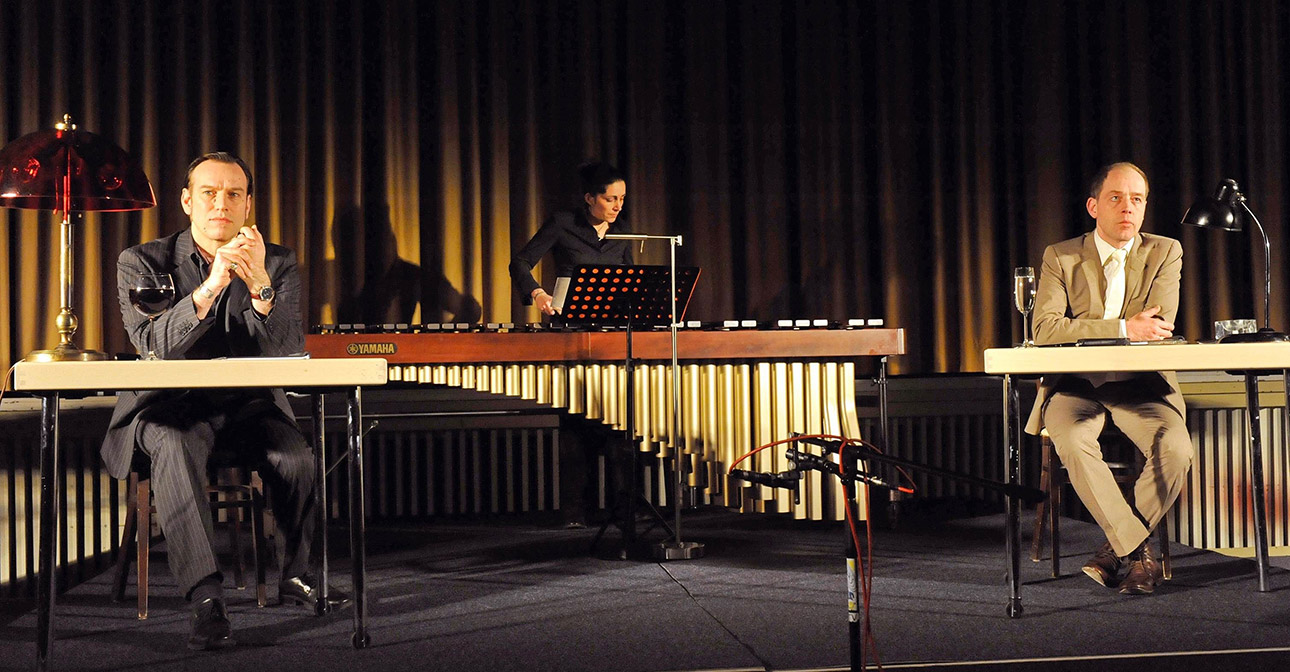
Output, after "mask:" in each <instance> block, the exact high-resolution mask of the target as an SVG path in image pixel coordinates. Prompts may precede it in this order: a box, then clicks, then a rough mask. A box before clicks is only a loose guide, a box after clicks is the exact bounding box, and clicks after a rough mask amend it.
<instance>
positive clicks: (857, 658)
mask: <svg viewBox="0 0 1290 672" xmlns="http://www.w3.org/2000/svg"><path fill="white" fill-rule="evenodd" d="M794 436H796V437H800V440H801V441H803V442H805V443H809V444H812V445H815V446H819V447H820V448H822V449H823V451H824V452H825V453H829V454H836V455H837V456H838V461H837V462H834V461H832V460H830V459H829V458H828V457H827V456H825V455H816V454H814V453H809V452H806V451H802V450H797V449H795V448H789V449H787V450H785V451H784V455H785V457H787V458H788V461H789V462H790V463H791V464H792V465H793V466H792V468H791V469H789V470H787V471H781V472H779V473H776V474H769V473H760V472H748V471H742V470H739V469H732V470H730V476H731V477H732V478H738V479H741V480H745V481H748V482H749V483H757V484H759V485H764V486H767V487H772V488H788V489H792V490H793V496H794V499H795V500H797V501H801V489H800V488H799V487H798V486H799V484H800V483H801V481H802V477H803V475H804V474H803V472H805V471H819V472H822V473H825V474H832V475H834V476H837V477H838V480H839V481H840V482H841V483H842V488H843V493H844V494H843V506H844V507H845V508H846V518H847V520H848V529H847V543H846V551H845V559H846V565H847V629H848V636H849V640H848V644H849V649H850V662H851V671H852V672H862V671H863V670H864V669H865V666H864V660H865V651H864V646H865V638H864V637H863V635H862V633H864V632H867V631H868V630H869V623H868V622H867V620H866V621H865V622H862V619H863V618H867V616H868V615H867V613H866V614H864V615H862V614H861V611H860V605H859V603H858V602H859V600H858V599H857V598H858V596H859V595H860V594H861V584H860V582H861V581H863V580H864V577H863V576H862V574H863V572H858V571H857V565H858V563H859V552H858V549H857V545H858V544H859V538H858V536H856V535H853V534H852V529H851V527H850V526H851V522H852V521H855V520H857V519H858V515H857V513H856V510H855V505H856V503H855V500H856V483H857V482H861V483H865V484H866V485H878V486H882V487H887V488H894V487H895V486H894V484H889V483H887V482H886V481H884V480H882V479H881V478H879V477H877V476H875V475H873V474H871V473H869V472H867V471H865V470H863V469H862V467H861V460H873V461H875V462H879V463H885V464H889V465H893V466H901V467H908V468H910V469H914V470H917V471H922V472H926V473H930V474H936V475H939V476H942V477H945V478H950V479H954V480H959V481H964V482H967V483H972V484H974V485H978V486H981V487H984V488H987V489H990V490H997V491H1000V492H1002V493H1004V494H1005V495H1006V496H1008V497H1009V498H1017V499H1021V500H1022V501H1024V502H1027V503H1037V502H1041V501H1043V500H1044V499H1046V498H1047V494H1046V493H1044V491H1042V490H1038V489H1035V488H1028V487H1025V486H1022V485H1019V484H1012V483H1001V482H999V481H992V480H989V479H986V478H981V477H978V476H971V475H969V474H960V473H957V472H953V471H949V470H946V469H941V468H938V467H933V466H930V465H926V464H923V463H921V462H913V461H910V460H904V459H901V458H897V457H891V456H889V455H885V454H883V453H880V452H878V451H877V450H874V449H873V448H871V447H869V446H866V445H864V444H863V443H857V442H851V441H848V442H842V441H836V440H830V439H822V438H816V437H803V436H800V435H798V434H796V433H795V434H794ZM865 524H866V525H867V524H868V521H866V523H865ZM861 569H862V568H861ZM870 571H872V568H870Z"/></svg>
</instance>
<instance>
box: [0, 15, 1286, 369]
mask: <svg viewBox="0 0 1290 672" xmlns="http://www.w3.org/2000/svg"><path fill="white" fill-rule="evenodd" d="M1287 38H1290V9H1287V6H1286V5H1285V4H1284V3H1278V2H1275V1H1273V0H1267V1H1265V2H1241V3H1211V2H1199V1H1197V2H1186V1H1180V2H1169V3H1163V2H1133V1H1129V0H1121V1H1101V2H1099V1H1089V2H1069V3H1052V4H1049V3H1029V2H1017V1H999V2H968V1H963V2H948V1H947V2H926V1H923V2H847V1H841V0H802V1H800V2H778V1H769V0H745V1H741V2H721V1H716V0H713V1H698V0H695V1H685V0H667V1H665V0H655V1H641V2H631V1H626V0H619V1H612V0H606V1H603V2H594V1H586V2H568V1H539V0H529V1H522V0H514V1H507V2H501V1H494V2H488V1H480V2H472V1H461V2H454V1H449V0H442V1H432V2H414V1H411V0H388V1H376V0H374V1H369V2H342V1H339V0H309V1H307V2H306V1H304V0H284V1H281V2H267V1H263V2H254V1H250V0H244V1H229V2H222V1H215V0H188V1H180V2H166V1H161V0H151V1H149V0H132V1H125V0H100V1H96V2H90V1H85V2H78V1H73V0H43V1H41V2H33V1H30V0H0V141H3V142H8V141H10V140H13V139H14V138H17V137H19V136H21V135H24V134H26V133H30V132H33V131H36V130H39V129H42V128H46V127H49V126H51V125H52V124H53V123H54V122H55V121H57V120H58V119H60V118H61V117H62V115H63V114H64V113H70V114H71V115H72V116H73V117H74V118H75V119H76V121H77V123H78V124H79V125H80V127H81V128H83V129H85V130H89V131H93V132H96V133H100V134H102V135H104V136H107V137H108V138H109V139H111V140H113V141H114V142H116V143H117V144H119V145H121V146H122V147H125V148H126V149H127V150H129V151H131V152H132V153H133V154H135V155H136V156H137V157H138V158H139V159H140V161H141V162H142V164H143V166H144V168H145V170H146V171H147V174H148V175H149V177H150V178H151V180H152V183H153V187H154V189H155V190H156V193H157V196H158V200H159V205H158V207H157V208H155V209H152V210H148V211H144V212H140V213H128V214H90V215H88V216H86V217H85V218H84V219H83V221H82V222H81V223H80V224H79V226H78V229H77V233H78V238H77V241H76V268H77V275H76V280H77V286H76V288H75V296H76V309H77V312H78V313H79V315H80V318H81V327H80V331H79V333H78V335H77V343H78V344H79V345H81V346H82V347H93V348H99V349H103V350H106V351H108V352H120V351H125V350H128V349H129V347H130V346H129V344H128V341H127V340H126V338H125V334H124V331H123V329H122V327H121V319H120V316H119V314H118V308H117V305H116V301H115V298H114V297H113V296H112V288H113V287H114V283H115V280H114V277H115V260H116V256H117V254H118V253H119V252H120V250H122V249H124V248H125V247H128V246H130V245H133V244H135V243H138V242H141V241H143V240H148V239H151V238H155V237H157V236H160V235H164V234H166V233H170V232H173V231H175V230H178V229H180V228H182V227H184V226H186V225H187V223H186V220H185V218H184V215H183V212H182V210H181V209H180V207H179V193H180V189H181V188H182V187H183V180H184V169H185V167H186V166H187V163H188V161H189V160H190V159H192V158H193V157H194V156H196V155H198V154H201V153H203V152H206V151H210V150H214V149H223V150H227V151H231V152H234V153H237V154H240V155H241V156H243V157H244V158H246V159H247V160H248V161H249V162H250V164H251V166H252V168H253V169H254V170H255V172H256V205H255V215H254V221H256V222H258V224H259V225H260V227H261V229H263V230H266V232H267V234H268V236H269V238H270V240H272V241H274V242H278V243H281V244H284V245H288V246H290V247H292V248H294V249H295V250H296V251H297V253H298V254H299V256H300V259H301V263H302V269H303V272H304V273H305V275H306V281H307V282H306V288H307V291H308V292H309V297H308V302H307V304H306V305H307V306H308V315H307V318H306V319H307V322H308V323H310V324H316V323H323V322H336V321H365V322H373V321H380V322H384V321H410V320H417V321H423V322H434V321H440V320H483V321H490V322H502V321H519V322H525V321H536V319H537V315H536V313H535V312H533V311H532V310H531V309H528V308H524V307H522V306H521V305H520V304H519V302H518V301H517V299H516V297H515V295H514V293H513V292H512V290H511V287H510V282H509V278H508V276H507V272H506V266H507V263H508V261H509V259H510V256H511V254H512V251H513V250H514V249H516V248H517V246H519V245H522V244H523V243H524V242H525V241H526V240H527V238H528V237H529V236H530V235H531V234H532V232H533V231H535V230H536V228H537V227H538V225H539V224H540V223H541V221H542V220H543V218H544V217H545V216H546V215H547V213H549V212H550V211H552V210H553V209H555V208H558V207H564V206H567V205H569V204H570V203H571V202H572V200H573V198H574V197H575V196H576V191H577V186H576V180H575V176H574V169H575V167H576V166H577V165H578V164H579V163H581V162H582V161H584V160H586V159H588V158H591V157H598V158H603V159H605V160H608V161H610V162H612V163H615V164H618V165H619V166H620V167H621V168H622V169H623V170H625V171H626V174H627V182H628V197H627V209H626V211H625V212H626V217H627V220H628V221H629V222H630V223H631V224H632V226H633V227H634V228H635V229H636V230H637V231H641V232H646V233H652V234H682V235H684V237H685V245H684V246H683V247H682V248H681V250H680V262H681V263H683V264H693V265H699V266H701V267H702V268H703V276H702V278H701V279H700V282H699V286H698V289H697V290H696V293H695V297H694V300H693V302H692V304H691V309H690V312H689V313H688V314H687V317H688V318H690V319H698V320H722V319H733V318H740V319H760V320H773V319H778V318H829V319H834V320H840V319H845V318H848V317H880V318H883V319H885V320H886V323H887V324H888V325H894V326H900V327H904V328H905V329H906V330H907V337H908V343H909V345H910V348H911V354H909V355H907V356H905V357H899V358H895V360H893V368H894V370H895V371H897V372H906V373H909V372H940V371H948V372H954V371H976V370H980V368H981V366H982V354H981V351H982V350H983V349H984V348H988V347H995V346H1004V345H1008V344H1011V343H1012V342H1013V341H1014V340H1016V339H1017V338H1019V334H1020V318H1019V316H1018V315H1017V313H1016V311H1015V310H1013V309H1012V307H1011V297H1010V292H1011V274H1012V268H1013V267H1014V266H1021V265H1031V266H1038V265H1039V262H1040V256H1041V253H1042V250H1043V248H1044V246H1045V245H1047V244H1049V243H1052V242H1055V241H1057V240H1060V239H1063V238H1066V237H1070V236H1073V235H1076V234H1079V233H1082V232H1084V231H1087V230H1090V229H1091V228H1092V224H1091V220H1089V218H1088V216H1087V215H1086V214H1085V212H1084V198H1085V196H1084V190H1085V181H1086V179H1087V177H1088V176H1089V175H1090V174H1091V173H1092V172H1093V170H1094V168H1096V167H1097V166H1099V165H1101V164H1104V163H1107V162H1110V161H1115V160H1122V159H1123V160H1132V161H1135V162H1137V163H1138V164H1139V165H1141V166H1142V167H1143V168H1144V169H1146V171H1147V173H1148V175H1149V177H1150V178H1151V187H1152V189H1151V198H1150V205H1149V210H1148V214H1147V225H1146V230H1148V231H1154V232H1157V233H1161V234H1164V235H1168V236H1173V237H1178V238H1181V239H1182V240H1183V243H1184V247H1185V249H1186V252H1187V254H1186V257H1185V260H1184V278H1183V292H1182V295H1183V298H1182V301H1183V305H1182V307H1181V309H1180V311H1179V331H1180V333H1182V334H1184V335H1186V336H1188V337H1189V338H1191V339H1198V338H1204V337H1206V336H1207V335H1208V334H1209V333H1210V327H1209V326H1208V325H1209V324H1210V322H1211V321H1212V320H1213V319H1222V318H1229V317H1253V316H1256V315H1255V312H1256V306H1260V307H1261V303H1262V296H1261V286H1262V277H1263V269H1262V261H1261V258H1259V259H1257V260H1256V259H1255V258H1254V256H1253V255H1252V252H1254V251H1255V250H1256V249H1257V246H1258V245H1259V241H1258V240H1257V237H1252V236H1251V235H1250V234H1248V233H1245V234H1236V235H1232V234H1229V235H1221V234H1217V233H1210V232H1202V231H1193V230H1183V228H1182V227H1181V226H1180V225H1179V224H1178V223H1177V222H1178V220H1179V219H1180V218H1181V216H1182V213H1183V211H1184V210H1185V208H1186V207H1187V205H1188V204H1189V203H1190V202H1191V201H1192V200H1193V199H1195V198H1196V197H1197V196H1199V195H1201V194H1207V193H1210V192H1211V191H1212V190H1213V188H1214V186H1215V185H1216V184H1217V183H1218V181H1219V180H1220V179H1221V178H1224V177H1232V178H1235V179H1237V180H1238V181H1239V182H1240V183H1241V185H1242V186H1243V187H1244V188H1245V190H1246V193H1247V194H1248V196H1249V203H1250V206H1251V208H1253V209H1254V210H1255V212H1256V213H1257V214H1258V215H1259V216H1260V219H1261V220H1262V222H1263V224H1264V226H1265V227H1266V228H1267V230H1268V233H1269V235H1270V236H1271V238H1272V241H1273V245H1274V252H1273V262H1272V263H1273V274H1274V275H1273V315H1272V318H1273V325H1274V326H1279V327H1281V328H1282V329H1286V328H1290V324H1287V323H1286V319H1287V317H1288V314H1287V310H1286V308H1287V305H1288V303H1290V297H1287V294H1286V289H1287V287H1286V285H1287V274H1288V273H1290V269H1288V268H1287V265H1286V263H1285V250H1286V249H1287V245H1290V239H1288V234H1290V231H1287V227H1286V215H1287V212H1286V197H1287V193H1288V189H1290V188H1288V187H1287V183H1286V177H1287V169H1288V162H1290V155H1288V154H1287V135H1288V132H1287V127H1286V123H1285V119H1286V113H1287V97H1288V94H1290V88H1288V87H1290V84H1287V82H1290V73H1287V68H1286V66H1285V65H1284V63H1285V62H1286V61H1287V59H1286V58H1285V56H1284V55H1283V53H1282V51H1283V49H1282V47H1281V45H1282V44H1285V43H1287ZM0 221H3V222H4V223H5V227H6V228H5V235H3V236H0V274H3V277H4V279H5V281H6V283H7V285H6V291H4V292H3V293H0V362H2V363H4V364H5V366H7V365H8V364H9V363H11V362H13V361H14V360H16V359H18V358H21V357H22V356H23V355H24V354H25V353H26V352H28V351H30V350H33V349H37V348H46V347H51V346H52V345H53V344H54V343H55V342H56V340H57V333H56V330H55V327H54V323H53V318H54V315H55V314H56V312H57V309H58V272H57V271H58V268H57V246H58V231H57V227H56V225H55V224H56V219H55V218H54V216H53V214H52V213H43V212H42V213H34V212H27V211H16V210H5V211H3V214H0ZM638 259H640V260H641V261H643V262H646V263H665V262H666V259H667V249H666V246H664V245H653V246H647V247H646V249H645V251H644V253H643V254H638ZM544 275H545V276H546V281H547V282H550V276H551V269H544ZM1260 309H1261V308H1260ZM1259 317H1261V316H1259ZM520 358H522V355H520Z"/></svg>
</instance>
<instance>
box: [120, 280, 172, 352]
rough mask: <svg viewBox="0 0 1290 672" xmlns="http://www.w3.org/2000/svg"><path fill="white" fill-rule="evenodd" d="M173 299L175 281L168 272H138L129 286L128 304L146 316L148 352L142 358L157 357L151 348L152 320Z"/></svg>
mask: <svg viewBox="0 0 1290 672" xmlns="http://www.w3.org/2000/svg"><path fill="white" fill-rule="evenodd" d="M174 301H175V281H174V280H173V279H171V277H170V274H169V273H140V274H139V277H138V278H136V279H135V281H134V286H133V287H131V288H130V305H132V306H134V309H135V310H137V311H139V312H140V313H141V314H142V315H143V316H144V317H147V318H148V354H146V355H144V357H143V358H144V359H157V353H156V352H154V351H153V349H152V330H153V321H154V320H156V319H157V316H158V315H160V314H162V313H164V312H166V311H167V310H169V309H170V304H171V303H173V302H174Z"/></svg>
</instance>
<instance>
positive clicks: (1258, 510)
mask: <svg viewBox="0 0 1290 672" xmlns="http://www.w3.org/2000/svg"><path fill="white" fill-rule="evenodd" d="M1245 412H1246V414H1247V418H1246V419H1247V423H1248V424H1247V427H1249V432H1250V473H1251V476H1252V480H1253V481H1254V482H1253V483H1252V485H1253V489H1254V492H1253V493H1252V495H1253V497H1254V556H1255V558H1256V559H1257V560H1258V564H1259V592H1263V593H1266V592H1268V513H1267V505H1266V502H1265V501H1264V499H1263V440H1262V431H1261V428H1260V427H1259V376H1258V374H1255V373H1249V372H1247V373H1246V374H1245Z"/></svg>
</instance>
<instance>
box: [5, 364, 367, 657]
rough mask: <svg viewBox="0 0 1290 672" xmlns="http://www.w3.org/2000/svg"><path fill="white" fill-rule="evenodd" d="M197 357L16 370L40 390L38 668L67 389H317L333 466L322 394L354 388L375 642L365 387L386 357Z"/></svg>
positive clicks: (360, 636) (359, 626) (359, 548)
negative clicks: (367, 520)
mask: <svg viewBox="0 0 1290 672" xmlns="http://www.w3.org/2000/svg"><path fill="white" fill-rule="evenodd" d="M253 359H254V362H253V365H248V361H247V360H240V361H239V360H232V359H230V360H201V361H197V360H193V361H155V362H142V361H137V362H114V361H104V362H20V363H18V364H17V366H16V367H15V369H14V389H15V390H17V391H21V392H28V393H31V394H32V395H34V396H38V397H40V400H41V402H40V506H41V515H40V542H39V543H40V558H39V579H38V581H37V587H36V668H37V669H38V670H42V671H43V670H48V669H50V662H51V661H50V653H51V649H52V646H53V639H54V637H53V617H54V599H55V595H56V593H57V586H56V585H55V581H56V576H57V572H56V571H55V569H56V562H57V552H58V544H57V533H58V527H57V526H58V525H59V523H60V522H61V519H62V512H61V510H60V509H61V507H60V501H59V500H60V498H59V491H60V485H61V483H60V482H61V480H62V478H61V475H60V467H59V459H58V457H59V455H58V453H59V451H58V449H57V448H58V410H59V409H58V407H59V400H60V399H61V398H62V397H63V396H64V394H65V393H67V392H80V393H90V392H96V391H101V390H154V389H167V388H169V389H178V388H186V389H192V388H209V389H213V388H248V387H283V388H290V389H305V390H311V391H312V394H313V396H314V405H313V408H314V441H315V462H316V466H315V469H316V473H317V474H319V475H321V474H323V473H324V471H325V465H324V464H323V460H324V454H325V450H324V447H325V437H324V429H323V420H324V416H323V415H322V407H323V398H322V394H323V393H324V392H325V391H327V390H331V389H346V391H347V403H346V431H347V434H348V443H349V479H350V488H349V498H350V505H349V522H350V553H351V555H352V560H353V580H354V634H353V637H352V643H353V645H354V647H355V648H365V647H366V646H367V645H368V644H369V643H370V637H369V636H368V633H367V586H366V581H365V579H366V564H365V560H366V558H365V555H366V554H365V548H366V525H365V517H364V513H365V512H364V508H363V503H364V488H363V437H362V433H361V430H360V425H361V423H362V399H361V389H362V387H363V386H365V385H383V384H385V381H386V378H387V373H386V362H385V360H381V359H370V360H369V359H362V360H343V359H275V358H253ZM315 487H318V488H320V489H321V493H322V494H321V496H320V498H319V506H318V515H319V517H320V519H321V521H320V522H321V525H320V527H321V528H322V551H321V554H322V557H323V566H322V571H321V578H320V581H321V583H322V585H321V591H322V592H321V596H320V597H321V599H320V600H319V605H320V606H319V612H320V613H321V612H325V611H326V604H327V600H326V597H327V594H326V590H327V579H328V576H327V560H326V558H327V525H326V515H327V505H326V482H325V481H322V480H320V481H319V482H318V484H317V485H316V486H315Z"/></svg>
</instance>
